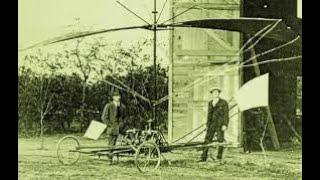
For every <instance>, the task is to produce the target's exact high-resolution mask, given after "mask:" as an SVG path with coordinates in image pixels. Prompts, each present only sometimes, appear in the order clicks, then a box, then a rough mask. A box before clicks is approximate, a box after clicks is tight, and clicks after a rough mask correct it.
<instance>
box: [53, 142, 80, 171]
mask: <svg viewBox="0 0 320 180" xmlns="http://www.w3.org/2000/svg"><path fill="white" fill-rule="evenodd" d="M79 146H80V143H79V140H78V139H77V138H76V137H73V136H66V137H63V138H62V139H60V141H59V142H58V147H57V156H58V159H59V161H60V163H62V164H64V165H72V164H74V163H76V162H77V161H78V160H79V158H80V152H79V151H78V150H77V147H79Z"/></svg>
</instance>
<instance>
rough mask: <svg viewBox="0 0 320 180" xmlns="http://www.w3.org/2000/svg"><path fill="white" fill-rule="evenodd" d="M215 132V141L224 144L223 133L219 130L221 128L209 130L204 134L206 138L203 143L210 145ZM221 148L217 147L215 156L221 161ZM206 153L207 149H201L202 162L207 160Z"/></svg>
mask: <svg viewBox="0 0 320 180" xmlns="http://www.w3.org/2000/svg"><path fill="white" fill-rule="evenodd" d="M216 132H217V140H218V142H220V143H221V142H224V132H223V131H222V130H221V128H209V129H208V130H207V132H206V136H205V139H204V142H205V143H206V144H208V143H212V142H213V137H214V134H215V133H216ZM223 149H224V148H223V146H218V154H217V159H222V154H223ZM208 151H209V147H205V148H204V149H203V152H202V155H201V159H202V160H204V161H205V160H207V158H208Z"/></svg>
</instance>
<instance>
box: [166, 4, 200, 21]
mask: <svg viewBox="0 0 320 180" xmlns="http://www.w3.org/2000/svg"><path fill="white" fill-rule="evenodd" d="M196 6H198V5H197V4H196V5H194V6H191V7H189V8H188V9H186V10H184V11H182V12H181V13H179V14H177V15H175V16H173V17H172V18H170V19H168V20H165V21H164V22H162V23H161V24H164V23H166V22H168V21H171V20H174V19H175V18H176V17H178V16H180V15H182V14H184V13H186V12H188V11H190V10H192V9H193V8H195V7H196Z"/></svg>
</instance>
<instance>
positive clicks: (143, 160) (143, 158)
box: [135, 142, 160, 172]
mask: <svg viewBox="0 0 320 180" xmlns="http://www.w3.org/2000/svg"><path fill="white" fill-rule="evenodd" d="M135 164H136V166H137V168H138V170H139V171H140V172H147V171H154V170H156V169H157V168H158V167H159V166H160V150H159V148H158V146H157V145H156V144H155V143H151V142H144V143H142V144H141V145H140V146H139V147H138V149H137V152H136V158H135Z"/></svg>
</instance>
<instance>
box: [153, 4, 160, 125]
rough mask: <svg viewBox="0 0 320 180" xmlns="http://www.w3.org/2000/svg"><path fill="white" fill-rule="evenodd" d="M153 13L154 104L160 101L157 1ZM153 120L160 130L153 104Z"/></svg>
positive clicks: (155, 108)
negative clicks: (158, 85)
mask: <svg viewBox="0 0 320 180" xmlns="http://www.w3.org/2000/svg"><path fill="white" fill-rule="evenodd" d="M152 13H153V38H154V40H153V68H154V102H155V101H156V100H157V99H158V95H157V93H158V92H157V13H158V12H157V1H156V0H154V9H153V11H152ZM152 108H153V119H154V121H155V122H156V128H157V129H159V123H158V119H157V107H156V105H155V104H154V103H153V107H152Z"/></svg>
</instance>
